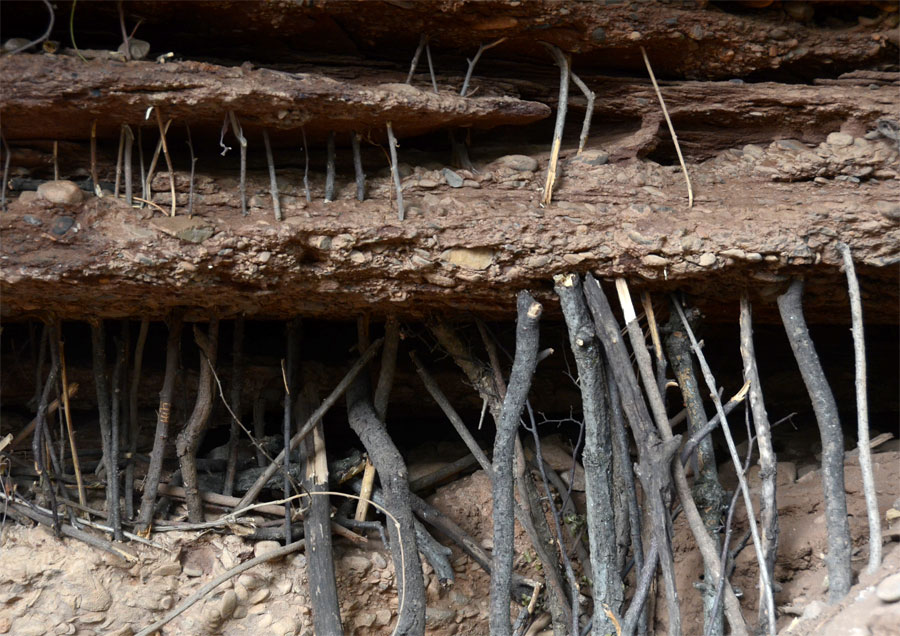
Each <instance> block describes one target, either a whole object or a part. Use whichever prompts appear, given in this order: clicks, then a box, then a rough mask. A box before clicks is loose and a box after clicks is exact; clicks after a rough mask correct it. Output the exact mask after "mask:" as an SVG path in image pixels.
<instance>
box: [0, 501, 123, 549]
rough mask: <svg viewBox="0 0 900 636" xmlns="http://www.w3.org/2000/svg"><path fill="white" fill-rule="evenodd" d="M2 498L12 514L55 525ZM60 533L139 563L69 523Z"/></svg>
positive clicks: (25, 507) (29, 510) (113, 546)
mask: <svg viewBox="0 0 900 636" xmlns="http://www.w3.org/2000/svg"><path fill="white" fill-rule="evenodd" d="M0 498H3V499H4V500H5V501H7V502H8V503H9V506H10V510H9V512H10V513H12V512H13V511H15V512H16V513H17V514H19V515H21V516H23V517H27V518H28V519H31V520H32V521H36V522H38V523H40V524H42V525H45V526H51V527H52V525H53V520H52V519H50V518H49V517H47V516H45V515H42V514H40V513H38V512H35V511H34V510H32V509H31V508H29V507H28V506H26V505H23V504H21V503H19V502H18V501H12V500H11V499H9V498H7V495H6V493H4V492H0ZM60 532H62V534H64V535H65V536H67V537H69V538H72V539H77V540H78V541H82V542H83V543H86V544H88V545H90V546H93V547H95V548H100V549H101V550H104V551H105V552H109V553H110V554H112V555H115V556H117V557H119V558H121V559H125V560H126V561H127V562H129V563H137V562H138V558H137V557H136V556H135V555H133V554H131V553H130V552H128V551H127V550H125V549H123V548H120V547H119V546H117V545H114V544H112V543H110V542H109V541H106V540H105V539H101V538H100V537H95V536H94V535H92V534H89V533H87V532H85V531H84V530H79V529H78V528H75V527H74V526H70V525H69V524H67V523H64V524H62V525H61V526H60Z"/></svg>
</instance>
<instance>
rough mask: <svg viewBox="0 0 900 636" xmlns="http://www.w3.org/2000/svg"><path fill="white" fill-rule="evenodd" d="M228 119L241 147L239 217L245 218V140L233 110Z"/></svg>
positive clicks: (230, 111) (229, 112)
mask: <svg viewBox="0 0 900 636" xmlns="http://www.w3.org/2000/svg"><path fill="white" fill-rule="evenodd" d="M228 119H229V120H230V121H231V132H233V133H234V136H235V137H237V140H238V143H239V144H240V146H241V182H240V191H241V215H243V216H247V139H246V138H245V137H244V131H243V129H242V128H241V122H239V121H238V118H237V115H235V114H234V111H233V110H229V111H228ZM304 145H305V143H304Z"/></svg>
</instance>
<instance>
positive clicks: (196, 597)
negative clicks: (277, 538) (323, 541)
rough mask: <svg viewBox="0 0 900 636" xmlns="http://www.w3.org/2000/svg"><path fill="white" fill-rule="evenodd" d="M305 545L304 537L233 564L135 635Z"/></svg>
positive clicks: (151, 629)
mask: <svg viewBox="0 0 900 636" xmlns="http://www.w3.org/2000/svg"><path fill="white" fill-rule="evenodd" d="M305 545H306V540H305V539H300V540H299V541H295V542H294V543H289V544H288V545H286V546H283V547H281V548H278V549H276V550H272V551H271V552H266V553H265V554H262V555H260V556H258V557H256V558H253V559H250V560H249V561H244V562H243V563H241V564H239V565H236V566H234V567H233V568H231V569H230V570H226V571H225V572H223V573H222V574H220V575H219V576H217V577H216V578H214V579H213V580H212V581H210V582H209V583H207V584H206V585H204V586H203V587H201V588H200V589H199V590H197V591H196V592H194V593H193V594H191V595H190V596H189V597H188V598H186V599H185V600H184V601H183V602H182V603H181V604H180V605H178V607H176V608H174V609H172V610H171V611H170V612H169V613H167V614H166V615H165V616H163V617H162V618H161V619H159V620H158V621H156V622H155V623H153V624H152V625H150V626H148V627H145V628H144V629H142V630H141V631H139V632H137V634H135V636H150V634H152V633H154V632H157V631H159V630H160V628H162V627H163V626H164V625H166V624H167V623H169V622H170V621H172V620H174V619H175V618H177V617H178V616H180V615H181V614H182V613H184V612H185V611H187V610H188V609H190V608H191V607H192V606H193V605H194V604H196V603H197V602H198V601H201V600H203V598H204V597H206V595H207V594H209V593H210V592H212V591H213V590H214V589H216V588H217V587H219V586H220V585H222V583H225V582H226V581H228V580H230V579H232V578H234V577H235V576H237V575H238V574H241V573H242V572H245V571H247V570H249V569H250V568H252V567H255V566H257V565H259V564H260V563H265V562H266V561H272V560H274V559H280V558H282V557H284V556H287V555H288V554H291V553H293V552H296V551H297V550H300V549H301V548H303V547H304V546H305Z"/></svg>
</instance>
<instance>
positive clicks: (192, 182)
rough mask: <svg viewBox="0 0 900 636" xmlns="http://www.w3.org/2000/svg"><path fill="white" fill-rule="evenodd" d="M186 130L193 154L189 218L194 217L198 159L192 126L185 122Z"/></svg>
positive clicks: (189, 192)
mask: <svg viewBox="0 0 900 636" xmlns="http://www.w3.org/2000/svg"><path fill="white" fill-rule="evenodd" d="M184 128H185V130H186V131H187V147H188V151H189V152H190V153H191V183H190V188H189V189H188V217H192V216H194V170H195V168H196V167H197V158H196V157H195V156H194V143H193V140H192V139H191V125H190V124H189V123H187V122H184Z"/></svg>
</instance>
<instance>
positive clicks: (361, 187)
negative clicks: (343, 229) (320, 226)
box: [350, 132, 366, 201]
mask: <svg viewBox="0 0 900 636" xmlns="http://www.w3.org/2000/svg"><path fill="white" fill-rule="evenodd" d="M350 146H351V148H352V149H353V172H354V173H355V175H356V200H357V201H364V200H365V198H366V173H365V172H363V165H362V154H361V153H360V150H359V133H357V132H353V133H350Z"/></svg>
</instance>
